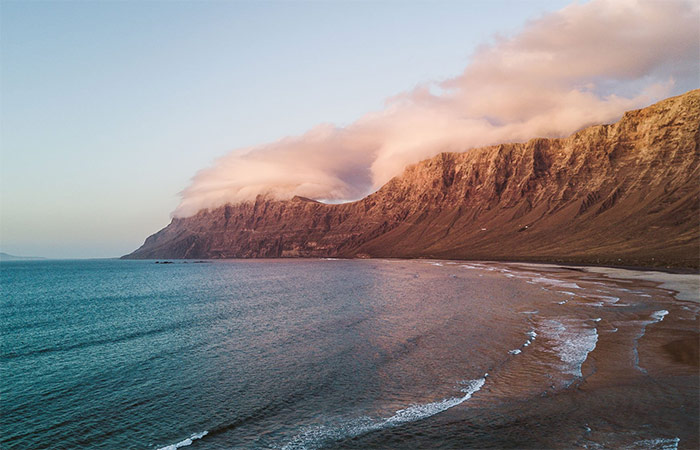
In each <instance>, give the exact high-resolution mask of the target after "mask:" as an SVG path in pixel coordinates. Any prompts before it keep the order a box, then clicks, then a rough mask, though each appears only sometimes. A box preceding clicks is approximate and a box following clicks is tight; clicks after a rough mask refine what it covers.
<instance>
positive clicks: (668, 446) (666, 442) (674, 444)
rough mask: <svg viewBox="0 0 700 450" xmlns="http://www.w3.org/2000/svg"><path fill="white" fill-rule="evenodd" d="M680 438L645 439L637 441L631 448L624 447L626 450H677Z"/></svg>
mask: <svg viewBox="0 0 700 450" xmlns="http://www.w3.org/2000/svg"><path fill="white" fill-rule="evenodd" d="M680 441H681V440H680V438H677V437H676V438H659V439H645V440H643V441H637V442H635V443H634V444H632V445H631V446H628V447H623V448H625V449H654V450H677V449H678V443H679V442H680Z"/></svg>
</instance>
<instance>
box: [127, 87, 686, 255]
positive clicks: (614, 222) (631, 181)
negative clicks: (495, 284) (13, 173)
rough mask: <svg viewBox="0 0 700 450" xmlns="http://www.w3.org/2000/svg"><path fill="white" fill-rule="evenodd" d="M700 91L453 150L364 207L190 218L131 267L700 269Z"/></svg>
mask: <svg viewBox="0 0 700 450" xmlns="http://www.w3.org/2000/svg"><path fill="white" fill-rule="evenodd" d="M699 127H700V90H695V91H691V92H688V93H686V94H684V95H681V96H678V97H673V98H669V99H666V100H664V101H661V102H659V103H657V104H655V105H652V106H650V107H647V108H644V109H641V110H636V111H630V112H627V113H625V115H624V116H623V117H622V119H621V120H620V121H619V122H617V123H615V124H612V125H601V126H594V127H590V128H586V129H584V130H582V131H580V132H578V133H575V134H574V135H572V136H570V137H568V138H564V139H533V140H530V141H528V142H526V143H518V144H503V145H498V146H491V147H484V148H479V149H473V150H469V151H467V152H464V153H443V154H440V155H437V156H435V157H434V158H432V159H429V160H426V161H422V162H420V163H418V164H415V165H412V166H409V167H408V168H406V170H405V171H404V173H403V174H402V175H401V176H398V177H395V178H394V179H392V180H391V181H389V182H388V183H387V184H386V185H384V186H383V187H382V188H381V189H379V190H378V191H377V192H375V193H374V194H371V195H369V196H367V197H365V198H364V199H362V200H359V201H356V202H353V203H346V204H340V205H328V204H322V203H319V202H315V201H313V200H309V199H303V198H299V197H295V198H294V199H292V200H287V201H279V200H271V199H267V198H264V197H262V196H260V197H258V199H257V200H256V201H255V202H250V203H243V204H237V205H227V206H223V207H220V208H217V209H214V210H207V211H200V212H199V213H198V214H196V215H194V216H192V217H188V218H183V219H178V218H175V219H173V220H172V222H171V223H170V224H169V225H168V226H167V227H165V228H164V229H163V230H161V231H159V232H158V233H156V234H154V235H152V236H150V237H149V238H148V239H146V241H145V243H144V244H143V246H141V247H140V248H139V249H138V250H136V251H134V252H133V253H131V254H130V255H126V256H125V257H124V258H134V259H136V258H262V257H321V256H333V257H410V258H413V257H430V258H459V259H498V260H531V261H557V262H581V263H597V264H614V265H635V266H669V267H693V268H697V267H698V266H699V263H700V169H699V164H698V162H699V153H698V143H699V141H700V131H699Z"/></svg>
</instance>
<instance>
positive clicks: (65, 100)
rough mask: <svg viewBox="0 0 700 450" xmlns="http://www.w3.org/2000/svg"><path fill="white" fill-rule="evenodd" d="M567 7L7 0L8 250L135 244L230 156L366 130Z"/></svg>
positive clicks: (2, 106)
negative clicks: (202, 173)
mask: <svg viewBox="0 0 700 450" xmlns="http://www.w3.org/2000/svg"><path fill="white" fill-rule="evenodd" d="M567 3H568V2H564V1H528V2H523V1H500V2H499V1H483V2H477V1H474V2H466V1H455V2H398V1H396V2H347V3H344V2H194V1H192V2H90V3H89V2H11V1H3V2H2V3H1V4H0V8H1V9H0V20H1V23H0V30H1V31H0V51H1V53H0V58H1V59H0V62H1V69H0V70H1V79H0V136H1V137H0V139H1V140H0V151H1V160H0V175H1V181H0V183H1V185H0V187H1V193H2V203H1V205H0V206H1V209H0V214H1V215H0V227H1V228H0V250H2V251H5V252H8V253H13V254H21V255H41V256H48V257H111V256H119V255H122V254H125V253H128V252H130V251H131V250H133V249H135V248H136V247H138V246H139V245H140V244H141V243H142V242H143V240H144V238H145V237H146V236H148V235H149V234H151V233H153V232H155V231H157V230H158V229H160V228H161V227H163V226H165V225H166V224H167V223H168V222H169V221H170V218H169V214H170V213H171V212H172V211H173V209H174V208H175V207H176V206H177V204H178V201H179V197H178V192H179V191H181V190H182V189H184V188H185V187H186V186H187V185H188V183H189V180H190V178H191V177H192V176H193V175H194V174H195V172H196V171H197V170H199V169H201V168H203V167H206V166H208V165H210V164H211V163H212V161H213V160H214V159H215V158H217V157H219V156H221V155H223V154H225V153H227V152H228V151H230V150H232V149H235V148H240V147H245V146H251V145H255V144H260V143H264V142H269V141H274V140H277V139H279V138H282V137H284V136H287V135H297V134H300V133H303V132H304V131H306V130H308V129H309V128H311V127H313V126H315V125H317V124H319V123H324V122H330V123H334V124H339V125H345V124H348V123H351V122H352V121H354V120H355V119H357V118H358V117H360V116H362V115H363V114H365V113H367V112H370V111H374V110H380V109H381V108H382V107H383V105H384V101H385V99H386V98H387V97H390V96H392V95H394V94H397V93H400V92H404V91H407V90H410V89H411V88H413V87H414V86H416V85H417V84H419V83H424V82H427V81H434V80H441V79H445V78H449V77H453V76H456V75H457V74H459V73H460V72H461V71H462V70H463V69H464V67H465V66H466V65H467V63H468V61H469V57H470V55H471V54H472V53H473V52H474V50H475V48H476V47H477V46H478V45H479V44H480V43H484V42H488V41H489V39H491V37H492V36H493V35H494V33H501V34H504V35H510V34H512V33H514V32H516V31H517V30H518V29H519V28H520V27H521V26H522V25H523V24H524V23H525V22H526V21H527V20H528V19H532V18H537V17H539V16H541V15H542V14H543V13H544V12H545V11H553V10H556V9H559V8H561V7H562V6H564V5H566V4H567Z"/></svg>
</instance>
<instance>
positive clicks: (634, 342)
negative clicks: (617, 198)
mask: <svg viewBox="0 0 700 450" xmlns="http://www.w3.org/2000/svg"><path fill="white" fill-rule="evenodd" d="M439 264H445V269H446V270H449V271H451V272H454V273H457V274H458V273H459V272H458V270H459V269H458V267H459V266H460V263H456V262H441V263H439ZM461 267H463V268H467V269H471V270H476V271H480V272H483V276H502V277H503V278H504V281H506V280H508V279H509V280H510V282H512V281H514V280H516V281H519V282H522V283H524V285H523V292H525V288H527V289H530V288H529V287H528V286H532V285H535V286H540V287H541V290H542V292H541V293H540V294H536V295H531V294H529V295H528V296H527V298H517V297H516V298H514V299H513V302H514V304H513V308H515V309H517V310H519V311H520V312H521V313H524V314H527V315H528V317H530V321H531V323H532V324H533V331H536V334H537V336H536V338H535V339H534V340H532V341H531V342H530V344H531V345H530V344H528V345H527V346H521V347H520V348H518V349H514V350H513V351H512V355H511V356H510V357H509V358H507V359H505V360H503V361H501V362H499V363H498V364H496V365H495V367H493V368H492V370H490V371H489V372H490V373H489V377H488V378H487V379H486V380H487V381H486V384H485V385H484V388H483V389H481V390H480V391H479V392H477V393H475V394H474V396H473V398H472V399H470V401H468V402H465V403H464V404H462V405H459V406H457V407H455V408H452V409H450V410H448V411H445V412H443V413H441V414H438V415H436V416H433V417H430V418H428V419H425V421H422V423H421V424H420V426H419V425H417V424H415V423H413V424H406V425H404V426H402V427H400V428H399V429H392V430H381V431H377V432H372V433H368V434H365V435H360V436H356V437H354V438H352V439H347V440H345V441H342V442H339V443H338V444H337V447H338V448H407V447H408V448H431V447H433V446H434V443H435V442H440V446H441V447H444V448H545V449H548V448H596V449H597V448H634V449H642V448H644V449H676V448H679V449H686V448H687V449H695V448H699V447H700V400H699V399H700V371H699V367H698V359H699V358H698V352H699V350H698V347H699V345H698V344H699V342H700V333H699V331H700V328H699V321H698V315H699V312H700V305H698V304H697V281H698V276H697V275H676V274H665V273H660V272H636V271H629V270H622V269H604V268H591V267H572V268H569V267H562V266H553V265H541V264H521V263H517V264H516V263H513V264H503V263H464V264H461ZM479 276H482V275H481V274H480V275H479ZM528 292H531V291H528ZM688 300H689V301H688ZM552 323H558V324H560V325H561V324H563V325H566V327H568V329H567V330H566V331H561V332H560V331H557V330H559V329H561V330H563V329H564V326H563V325H561V327H560V328H556V326H552V325H551V324H552ZM578 324H580V326H579V327H578V328H576V327H575V326H574V325H576V326H578ZM493 326H494V327H498V326H499V324H493ZM573 329H575V332H573V331H570V330H573ZM591 330H594V331H591ZM567 333H569V334H567ZM586 333H588V334H586ZM592 333H594V335H593V334H592ZM503 334H504V336H506V335H507V334H508V333H507V330H504V332H503ZM587 336H590V337H591V339H588V340H586V338H587ZM581 346H584V347H585V346H588V347H586V348H585V349H584V352H583V353H582V352H581ZM585 350H589V352H588V353H587V354H585ZM516 351H517V352H516ZM580 354H585V361H584V362H583V363H582V364H581V366H580V369H579V370H580V372H579V373H578V374H577V373H576V368H575V367H573V366H572V367H573V369H572V368H571V367H570V368H568V369H567V368H564V369H562V366H561V362H562V361H565V362H566V361H567V360H572V361H573V360H574V359H575V358H576V357H577V356H576V355H580ZM572 355H573V356H572ZM567 358H568V359H567ZM553 368H557V369H558V372H557V371H555V370H552V369H553ZM426 422H427V423H426Z"/></svg>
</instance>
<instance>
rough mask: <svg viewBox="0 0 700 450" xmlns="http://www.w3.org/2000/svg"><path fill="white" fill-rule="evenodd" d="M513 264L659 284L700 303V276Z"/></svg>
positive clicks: (681, 296)
mask: <svg viewBox="0 0 700 450" xmlns="http://www.w3.org/2000/svg"><path fill="white" fill-rule="evenodd" d="M512 264H515V265H520V266H523V267H533V266H534V267H550V268H557V269H567V268H568V269H574V270H581V271H583V272H588V273H596V274H599V275H604V276H605V277H607V278H611V279H620V280H641V281H651V282H652V283H658V286H657V287H659V288H661V289H666V290H669V291H672V292H673V297H674V298H675V299H676V300H681V301H690V302H693V303H700V274H696V273H693V274H689V273H677V272H676V273H673V272H662V271H658V270H650V269H642V268H634V269H632V268H623V267H609V266H593V265H587V266H582V265H573V264H572V265H560V264H550V263H541V264H540V263H523V262H514V263H512Z"/></svg>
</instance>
